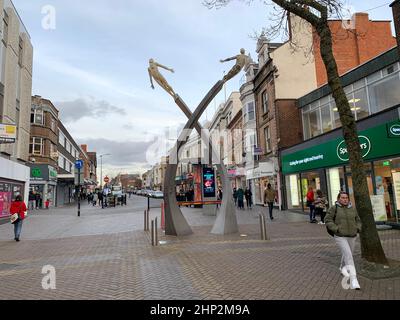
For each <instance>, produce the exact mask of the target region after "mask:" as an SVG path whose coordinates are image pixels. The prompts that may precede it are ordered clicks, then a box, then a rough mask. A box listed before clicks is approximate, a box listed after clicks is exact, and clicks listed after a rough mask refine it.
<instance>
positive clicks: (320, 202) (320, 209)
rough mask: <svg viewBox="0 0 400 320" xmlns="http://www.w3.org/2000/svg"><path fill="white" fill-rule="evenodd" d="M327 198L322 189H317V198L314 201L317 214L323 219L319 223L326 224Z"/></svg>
mask: <svg viewBox="0 0 400 320" xmlns="http://www.w3.org/2000/svg"><path fill="white" fill-rule="evenodd" d="M327 203H328V202H327V201H326V198H325V197H324V194H323V193H322V191H321V190H317V198H316V199H315V201H314V205H315V215H319V216H321V221H320V222H318V224H325V214H326V205H327Z"/></svg>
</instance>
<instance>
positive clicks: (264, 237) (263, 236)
mask: <svg viewBox="0 0 400 320" xmlns="http://www.w3.org/2000/svg"><path fill="white" fill-rule="evenodd" d="M260 231H261V240H268V237H267V226H266V223H265V217H264V215H263V214H261V213H260Z"/></svg>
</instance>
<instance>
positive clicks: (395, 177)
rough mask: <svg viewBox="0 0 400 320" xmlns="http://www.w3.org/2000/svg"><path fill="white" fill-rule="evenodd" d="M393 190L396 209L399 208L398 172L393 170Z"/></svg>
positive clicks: (399, 181)
mask: <svg viewBox="0 0 400 320" xmlns="http://www.w3.org/2000/svg"><path fill="white" fill-rule="evenodd" d="M392 176H393V190H394V194H395V198H396V207H397V208H396V209H397V210H400V172H393V173H392Z"/></svg>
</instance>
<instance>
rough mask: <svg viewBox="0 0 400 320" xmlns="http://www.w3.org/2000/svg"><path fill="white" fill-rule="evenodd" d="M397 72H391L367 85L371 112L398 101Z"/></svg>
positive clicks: (398, 82)
mask: <svg viewBox="0 0 400 320" xmlns="http://www.w3.org/2000/svg"><path fill="white" fill-rule="evenodd" d="M399 88H400V78H399V73H398V72H396V73H391V74H389V75H388V76H386V77H385V78H383V79H380V80H378V81H376V82H374V83H373V84H371V85H369V86H368V92H369V100H370V104H371V112H372V113H376V112H379V111H382V110H384V109H386V108H390V107H393V106H395V105H397V104H399V103H400V90H399Z"/></svg>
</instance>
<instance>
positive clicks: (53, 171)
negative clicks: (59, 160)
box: [49, 166, 57, 181]
mask: <svg viewBox="0 0 400 320" xmlns="http://www.w3.org/2000/svg"><path fill="white" fill-rule="evenodd" d="M49 180H56V181H57V170H56V169H54V168H53V167H52V166H49Z"/></svg>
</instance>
